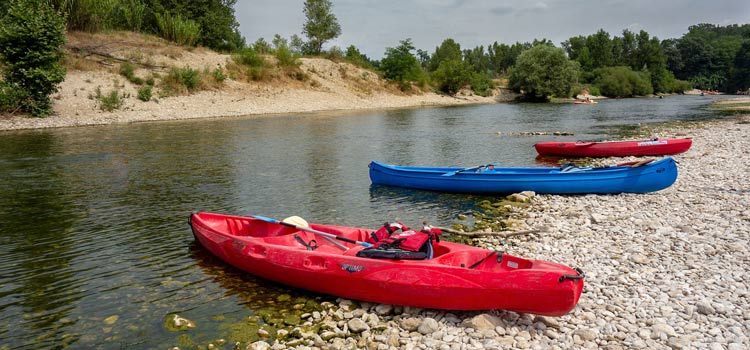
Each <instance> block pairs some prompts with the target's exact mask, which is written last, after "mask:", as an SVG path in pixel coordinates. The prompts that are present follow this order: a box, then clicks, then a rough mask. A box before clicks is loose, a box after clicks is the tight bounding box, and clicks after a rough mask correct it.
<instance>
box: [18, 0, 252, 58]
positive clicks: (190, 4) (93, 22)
mask: <svg viewBox="0 0 750 350" xmlns="http://www.w3.org/2000/svg"><path fill="white" fill-rule="evenodd" d="M20 1H35V0H20ZM235 3H236V0H202V1H181V0H51V1H50V4H51V5H52V6H53V7H54V8H55V9H57V10H58V11H60V12H61V13H63V14H64V15H65V16H66V17H67V28H68V29H69V30H81V31H87V32H100V31H105V30H114V29H120V30H131V31H136V32H144V33H150V34H156V35H159V36H161V37H163V38H165V39H167V40H171V41H174V42H176V43H178V44H181V45H203V46H206V47H209V48H212V49H214V50H219V51H234V50H237V49H241V48H243V47H245V39H244V38H242V35H240V33H239V24H238V23H237V20H236V19H235V17H234V4H235Z"/></svg>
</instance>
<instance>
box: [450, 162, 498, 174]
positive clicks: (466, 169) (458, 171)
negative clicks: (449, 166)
mask: <svg viewBox="0 0 750 350" xmlns="http://www.w3.org/2000/svg"><path fill="white" fill-rule="evenodd" d="M492 165H495V164H492V163H490V164H485V165H479V166H473V167H471V168H463V169H459V170H456V171H449V172H447V173H445V174H443V175H440V176H453V175H456V174H458V173H462V172H464V171H469V170H477V169H481V168H486V167H488V166H492Z"/></svg>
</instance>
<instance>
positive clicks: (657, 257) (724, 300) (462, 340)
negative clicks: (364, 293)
mask: <svg viewBox="0 0 750 350" xmlns="http://www.w3.org/2000/svg"><path fill="white" fill-rule="evenodd" d="M668 128H670V130H662V131H663V133H665V134H666V133H685V134H687V135H688V136H689V137H692V138H693V139H694V143H693V147H692V148H691V149H690V150H689V151H688V152H687V153H685V154H682V155H677V156H675V158H676V159H677V160H678V162H679V172H680V174H679V177H678V179H677V182H676V183H675V184H674V185H673V186H672V187H670V188H668V189H666V190H663V191H659V192H656V193H650V194H621V195H614V196H613V195H609V196H600V195H587V196H551V195H544V196H537V197H535V198H534V199H533V201H534V202H535V203H534V204H533V205H531V206H529V207H527V208H524V209H518V210H520V212H519V213H518V214H519V215H520V216H521V217H522V218H523V220H524V221H525V224H526V225H527V226H529V227H532V228H536V229H540V230H541V233H540V234H538V235H531V236H517V237H512V238H507V239H503V240H499V239H496V238H482V239H479V240H478V241H477V243H478V244H479V245H482V246H485V247H488V248H492V249H497V250H500V251H504V252H508V253H510V254H514V255H518V256H523V257H526V258H531V259H545V260H551V261H555V262H560V263H564V264H567V265H570V266H577V267H581V268H583V269H584V271H585V272H586V275H587V276H586V286H585V288H584V293H583V295H582V296H581V300H580V302H579V304H578V306H577V307H576V309H575V310H573V311H572V312H571V313H569V314H568V315H565V316H563V317H559V318H550V317H541V316H534V315H529V314H517V313H514V312H508V311H489V312H446V311H440V310H424V309H416V308H409V307H400V306H391V305H378V304H369V303H357V302H352V301H349V300H339V302H338V304H337V305H336V304H330V303H324V304H323V305H322V310H320V311H316V312H312V313H307V314H303V315H302V319H301V322H302V323H301V324H300V327H299V328H297V330H296V331H295V330H293V332H292V333H293V334H295V335H296V336H295V337H291V338H286V339H285V340H283V341H271V342H270V344H269V342H265V341H258V342H255V343H252V344H238V347H239V348H247V349H268V348H273V349H285V348H295V349H356V348H368V349H383V350H385V349H441V350H458V349H506V348H519V349H581V348H586V349H595V348H601V349H610V350H616V349H695V348H707V349H712V350H714V349H715V350H719V349H729V350H739V349H747V348H749V347H750V337H749V336H750V330H749V326H748V325H750V292H749V291H750V282H748V278H747V268H748V264H749V263H750V243H749V242H748V238H750V178H749V177H748V176H747V174H746V172H747V169H748V166H747V164H750V152H747V150H748V149H750V139H749V138H748V136H749V135H750V116H745V117H741V118H739V119H733V120H724V121H716V122H709V123H705V124H690V125H677V126H675V125H670V126H669V127H668ZM611 161H612V162H613V163H614V162H619V161H622V160H621V159H613V160H611ZM288 335H289V333H287V331H284V336H288Z"/></svg>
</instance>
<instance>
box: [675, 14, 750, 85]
mask: <svg viewBox="0 0 750 350" xmlns="http://www.w3.org/2000/svg"><path fill="white" fill-rule="evenodd" d="M662 47H663V49H664V51H665V54H666V62H667V67H668V68H669V69H670V70H671V71H672V72H674V75H675V76H676V77H677V78H679V79H684V80H688V81H690V82H691V83H692V84H693V85H694V86H695V87H696V88H699V89H711V90H722V91H727V92H735V91H737V90H743V91H747V89H748V88H750V78H749V75H748V72H750V57H749V56H750V24H744V25H736V24H734V25H728V26H716V25H713V24H706V23H701V24H698V25H694V26H690V27H689V28H688V32H687V33H686V34H685V35H683V36H682V38H679V39H671V40H665V41H664V42H662Z"/></svg>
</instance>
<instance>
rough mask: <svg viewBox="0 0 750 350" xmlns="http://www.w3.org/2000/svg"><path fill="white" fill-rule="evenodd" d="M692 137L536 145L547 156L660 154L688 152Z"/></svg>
mask: <svg viewBox="0 0 750 350" xmlns="http://www.w3.org/2000/svg"><path fill="white" fill-rule="evenodd" d="M692 144H693V140H691V139H655V140H630V141H609V142H554V141H551V142H540V143H537V144H535V145H534V148H536V151H537V153H539V154H540V155H545V156H566V157H627V156H660V155H672V154H678V153H683V152H686V151H687V150H688V149H690V146H691V145H692Z"/></svg>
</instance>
